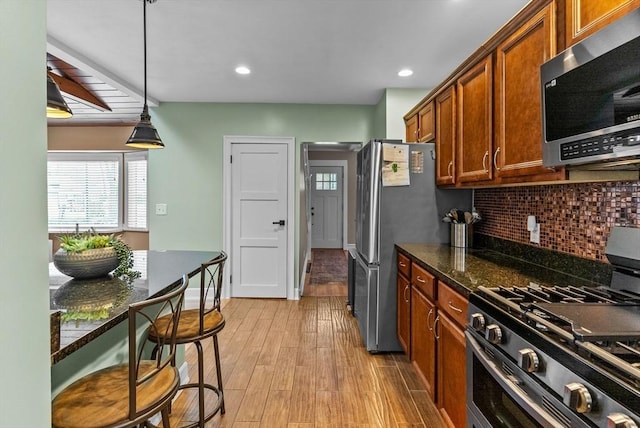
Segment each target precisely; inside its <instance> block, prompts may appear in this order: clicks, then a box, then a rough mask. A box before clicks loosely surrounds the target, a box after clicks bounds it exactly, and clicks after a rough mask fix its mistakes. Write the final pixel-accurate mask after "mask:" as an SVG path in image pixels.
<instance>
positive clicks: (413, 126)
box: [404, 113, 418, 143]
mask: <svg viewBox="0 0 640 428" xmlns="http://www.w3.org/2000/svg"><path fill="white" fill-rule="evenodd" d="M404 127H405V138H404V141H406V142H407V143H409V142H413V143H415V142H416V141H418V113H416V114H414V115H411V116H410V117H409V118H407V119H405V121H404Z"/></svg>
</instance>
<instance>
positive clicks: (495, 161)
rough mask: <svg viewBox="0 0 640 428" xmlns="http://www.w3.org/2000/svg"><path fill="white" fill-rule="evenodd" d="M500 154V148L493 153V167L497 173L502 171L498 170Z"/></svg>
mask: <svg viewBox="0 0 640 428" xmlns="http://www.w3.org/2000/svg"><path fill="white" fill-rule="evenodd" d="M498 153H500V147H498V148H497V149H496V151H495V152H494V153H493V167H494V168H495V169H496V171H500V168H498Z"/></svg>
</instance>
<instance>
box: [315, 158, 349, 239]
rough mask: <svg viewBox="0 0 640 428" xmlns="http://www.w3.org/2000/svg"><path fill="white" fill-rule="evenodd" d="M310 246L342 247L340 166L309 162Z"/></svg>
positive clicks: (341, 170) (341, 177) (341, 172)
mask: <svg viewBox="0 0 640 428" xmlns="http://www.w3.org/2000/svg"><path fill="white" fill-rule="evenodd" d="M310 171H311V189H310V195H311V207H310V211H311V213H310V214H311V246H312V247H313V248H342V239H343V236H342V221H343V219H342V217H343V214H342V213H343V207H342V203H343V184H342V182H343V179H344V177H343V173H344V172H343V168H342V167H341V166H311V168H310Z"/></svg>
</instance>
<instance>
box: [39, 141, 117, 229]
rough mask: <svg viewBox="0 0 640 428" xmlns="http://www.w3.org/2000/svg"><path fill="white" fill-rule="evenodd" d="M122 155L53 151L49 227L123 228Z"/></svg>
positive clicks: (49, 191) (48, 194)
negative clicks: (57, 152) (121, 214)
mask: <svg viewBox="0 0 640 428" xmlns="http://www.w3.org/2000/svg"><path fill="white" fill-rule="evenodd" d="M120 159H121V155H119V154H104V153H101V154H92V155H91V156H90V157H89V156H87V155H82V154H71V153H66V154H60V155H59V156H57V155H56V154H50V155H49V160H48V162H47V196H48V214H49V230H73V229H75V227H76V225H78V227H79V228H80V230H87V229H88V228H90V227H94V228H96V229H117V228H119V227H120V221H119V219H120V215H119V213H120V198H119V194H120V191H119V189H120V175H121V174H120Z"/></svg>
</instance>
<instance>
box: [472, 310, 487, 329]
mask: <svg viewBox="0 0 640 428" xmlns="http://www.w3.org/2000/svg"><path fill="white" fill-rule="evenodd" d="M484 324H485V321H484V315H482V314H481V313H477V312H476V313H475V314H472V315H471V326H472V327H473V329H474V330H475V331H482V330H484Z"/></svg>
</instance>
